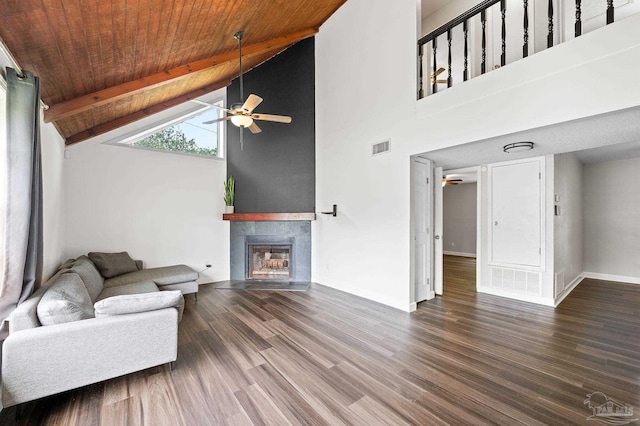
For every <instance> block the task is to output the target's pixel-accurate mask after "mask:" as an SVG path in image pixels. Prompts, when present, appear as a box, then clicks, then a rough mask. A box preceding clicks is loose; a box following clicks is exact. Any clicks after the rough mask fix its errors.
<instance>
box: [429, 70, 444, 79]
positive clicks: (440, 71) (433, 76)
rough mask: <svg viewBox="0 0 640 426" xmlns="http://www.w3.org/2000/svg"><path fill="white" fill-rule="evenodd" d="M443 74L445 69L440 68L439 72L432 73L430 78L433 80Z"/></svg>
mask: <svg viewBox="0 0 640 426" xmlns="http://www.w3.org/2000/svg"><path fill="white" fill-rule="evenodd" d="M443 72H444V68H438V70H437V71H436V72H432V73H431V75H430V77H431V78H436V77H437V76H439V75H440V74H442V73H443Z"/></svg>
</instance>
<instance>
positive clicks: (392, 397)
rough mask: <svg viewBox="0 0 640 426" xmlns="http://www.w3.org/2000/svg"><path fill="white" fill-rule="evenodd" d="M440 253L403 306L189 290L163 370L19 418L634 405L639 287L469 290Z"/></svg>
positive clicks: (407, 416)
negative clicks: (419, 299) (427, 285)
mask: <svg viewBox="0 0 640 426" xmlns="http://www.w3.org/2000/svg"><path fill="white" fill-rule="evenodd" d="M445 262H446V267H445V271H446V272H445V273H446V275H445V280H446V283H445V295H444V297H441V298H440V297H439V298H436V299H435V300H432V301H429V302H423V303H421V304H420V306H419V308H418V310H417V311H416V312H414V313H412V314H407V313H404V312H400V311H397V310H394V309H391V308H387V307H384V306H382V305H379V304H376V303H373V302H369V301H366V300H363V299H360V298H358V297H355V296H350V295H348V294H345V293H342V292H338V291H335V290H332V289H329V288H327V287H323V286H319V285H313V286H312V287H311V288H310V290H309V291H307V292H264V291H262V292H247V291H231V290H216V289H215V288H214V286H211V285H209V286H202V287H201V289H200V296H199V301H198V304H194V303H193V300H192V298H189V301H188V303H187V307H186V310H185V315H184V318H183V320H182V322H181V324H180V345H179V355H178V356H179V360H178V363H177V366H176V368H175V369H174V371H173V372H170V371H169V370H168V368H166V367H165V366H162V367H157V368H152V369H149V370H146V371H143V372H139V373H136V374H131V375H128V376H125V377H121V378H117V379H113V380H109V381H107V382H104V383H99V384H96V385H93V386H89V387H86V388H83V389H80V390H75V391H71V392H67V393H64V394H62V395H57V396H54V397H50V398H45V399H42V400H40V401H36V402H31V403H27V404H23V406H22V407H23V408H22V417H21V421H20V422H19V424H25V425H27V424H28V425H35V424H51V425H98V424H102V425H124V424H129V425H143V424H144V425H154V426H155V425H165V424H166V425H225V424H235V425H239V424H255V425H263V424H273V425H285V424H293V425H297V424H312V425H325V424H326V425H339V424H359V425H378V424H391V425H396V424H419V425H432V424H433V425H437V424H452V425H463V424H465V425H476V424H504V425H514V424H552V425H560V424H593V423H594V422H587V421H586V417H587V416H589V415H590V414H591V412H590V410H589V409H588V407H587V406H585V405H583V402H584V400H585V398H586V395H587V394H588V393H591V392H594V391H601V392H604V393H605V394H606V395H607V396H609V397H611V398H614V399H616V400H618V401H621V402H625V403H627V404H630V405H633V406H634V407H639V408H640V318H639V317H640V286H637V285H627V284H616V283H609V282H602V281H594V280H586V281H584V282H583V283H582V284H580V285H579V286H578V287H577V288H576V289H575V290H574V292H573V293H572V294H571V295H570V296H569V297H568V298H567V299H566V300H565V301H564V302H563V303H562V304H561V306H560V307H559V308H557V309H555V310H554V309H552V308H547V307H541V306H536V305H532V304H527V303H522V302H517V301H512V300H508V299H502V298H499V297H494V296H490V295H484V294H477V293H476V292H475V289H474V285H473V282H472V280H473V276H474V273H473V272H472V271H473V268H474V267H475V266H474V265H473V260H472V259H467V260H464V259H461V258H450V257H447V259H446V261H445ZM470 282H471V283H470ZM389 285H396V286H400V285H403V284H402V283H389ZM43 350H46V349H45V348H43ZM14 418H15V408H9V409H5V410H4V411H3V412H2V413H0V424H2V425H12V424H15V421H14Z"/></svg>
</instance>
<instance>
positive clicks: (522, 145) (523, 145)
mask: <svg viewBox="0 0 640 426" xmlns="http://www.w3.org/2000/svg"><path fill="white" fill-rule="evenodd" d="M532 149H533V142H516V143H510V144H507V145H505V146H503V147H502V150H503V151H504V152H506V153H507V154H511V153H516V152H525V151H530V150H532Z"/></svg>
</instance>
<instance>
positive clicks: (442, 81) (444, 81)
mask: <svg viewBox="0 0 640 426" xmlns="http://www.w3.org/2000/svg"><path fill="white" fill-rule="evenodd" d="M436 83H438V84H445V83H447V80H436Z"/></svg>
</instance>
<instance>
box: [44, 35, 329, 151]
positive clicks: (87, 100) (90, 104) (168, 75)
mask: <svg viewBox="0 0 640 426" xmlns="http://www.w3.org/2000/svg"><path fill="white" fill-rule="evenodd" d="M317 33H318V29H317V28H308V29H306V30H303V31H299V32H296V33H293V34H289V35H286V36H283V37H277V38H274V39H271V40H268V41H265V42H262V43H256V44H251V45H247V46H242V53H243V56H245V55H247V56H248V55H255V54H259V53H262V52H268V51H271V50H275V49H280V48H284V47H287V46H290V45H292V44H294V43H296V42H298V41H300V40H304V39H306V38H309V37H312V36H314V35H315V34H317ZM237 57H238V52H237V50H233V51H231V52H226V53H222V54H220V55H216V56H212V57H210V58H206V59H202V60H199V61H195V62H191V63H189V64H186V65H181V66H179V67H176V68H172V69H170V70H168V71H164V72H160V73H157V74H153V75H149V76H146V77H142V78H140V79H137V80H133V81H129V82H127V83H123V84H119V85H117V86H113V87H108V88H106V89H103V90H99V91H97V92H94V93H90V94H87V95H83V96H80V97H77V98H75V99H71V100H68V101H65V102H60V103H58V104H54V105H50V106H49V109H48V110H46V111H45V112H44V121H45V122H47V123H49V122H52V121H57V120H61V119H63V118H66V117H71V116H73V115H75V114H79V113H81V112H85V111H88V110H90V109H92V108H97V107H99V106H102V105H106V104H109V103H111V102H115V101H118V100H120V99H123V98H125V97H128V96H132V95H135V94H137V93H140V92H143V91H145V90H148V89H152V88H156V87H159V86H162V85H165V84H168V83H172V82H175V81H177V80H179V79H182V78H185V77H188V76H192V75H194V74H195V73H199V72H203V71H209V70H211V69H212V68H214V67H216V66H219V65H222V64H224V63H228V62H232V61H235V60H237ZM221 87H222V86H221ZM133 115H135V114H133ZM115 121H118V120H115ZM82 133H84V132H81V133H78V135H80V134H82ZM75 136H77V135H73V136H71V137H70V138H74V137H75ZM67 140H69V139H67ZM73 143H75V142H73Z"/></svg>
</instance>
